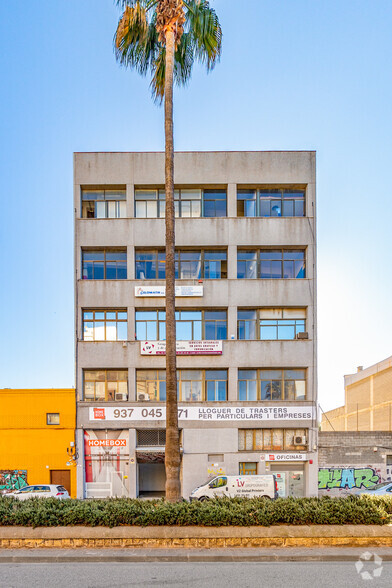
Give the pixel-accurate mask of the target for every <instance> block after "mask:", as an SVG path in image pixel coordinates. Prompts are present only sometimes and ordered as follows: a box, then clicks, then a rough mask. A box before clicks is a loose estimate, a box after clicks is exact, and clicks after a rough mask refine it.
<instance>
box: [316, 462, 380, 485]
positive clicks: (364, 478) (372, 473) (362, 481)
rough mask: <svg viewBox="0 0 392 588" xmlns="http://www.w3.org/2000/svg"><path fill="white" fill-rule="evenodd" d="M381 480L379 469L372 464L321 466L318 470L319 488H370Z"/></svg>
mask: <svg viewBox="0 0 392 588" xmlns="http://www.w3.org/2000/svg"><path fill="white" fill-rule="evenodd" d="M380 480H381V476H380V473H379V470H375V469H373V468H372V467H370V466H368V467H360V468H344V467H338V468H335V467H331V468H320V469H319V472H318V489H319V490H330V489H333V488H337V489H340V490H351V489H355V490H359V489H360V488H370V487H371V486H374V484H378V483H379V482H380Z"/></svg>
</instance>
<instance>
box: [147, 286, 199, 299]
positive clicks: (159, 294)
mask: <svg viewBox="0 0 392 588" xmlns="http://www.w3.org/2000/svg"><path fill="white" fill-rule="evenodd" d="M165 295H166V286H135V296H136V298H164V297H165ZM176 296H177V297H183V298H185V297H191V296H203V286H176Z"/></svg>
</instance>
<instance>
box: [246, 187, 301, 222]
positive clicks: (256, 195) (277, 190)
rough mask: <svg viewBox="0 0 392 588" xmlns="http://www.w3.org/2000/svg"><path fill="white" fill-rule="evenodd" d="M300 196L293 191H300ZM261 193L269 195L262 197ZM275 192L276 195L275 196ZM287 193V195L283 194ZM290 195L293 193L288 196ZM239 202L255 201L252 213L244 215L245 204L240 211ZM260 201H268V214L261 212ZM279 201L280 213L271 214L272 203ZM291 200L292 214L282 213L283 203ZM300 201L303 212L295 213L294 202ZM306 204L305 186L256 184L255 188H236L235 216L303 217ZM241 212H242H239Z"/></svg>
mask: <svg viewBox="0 0 392 588" xmlns="http://www.w3.org/2000/svg"><path fill="white" fill-rule="evenodd" d="M301 192H302V194H303V195H302V196H297V197H296V196H294V194H295V193H301ZM241 194H242V195H244V196H245V195H249V196H250V195H252V196H253V197H252V198H239V195H241ZM262 194H268V195H270V197H269V198H268V197H265V198H263V196H262ZM275 194H276V196H275ZM285 194H287V196H285ZM290 195H293V196H292V197H290ZM241 202H244V203H245V202H255V206H254V210H255V214H254V215H246V214H245V211H246V206H245V204H244V206H243V211H241V204H240V203H241ZM262 202H269V204H270V210H269V214H262ZM274 202H280V214H272V204H273V203H274ZM288 202H292V203H293V212H294V214H292V215H291V214H283V212H284V208H285V206H284V204H285V203H288ZM296 202H301V203H302V209H303V214H295V209H296V206H295V203H296ZM306 204H307V186H300V187H297V186H258V187H256V188H253V187H251V188H237V217H238V218H305V217H306ZM241 212H243V214H241Z"/></svg>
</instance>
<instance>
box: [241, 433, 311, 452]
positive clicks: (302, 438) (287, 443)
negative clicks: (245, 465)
mask: <svg viewBox="0 0 392 588" xmlns="http://www.w3.org/2000/svg"><path fill="white" fill-rule="evenodd" d="M307 444H308V441H307V430H306V429H238V451H282V450H293V451H298V450H301V449H306V447H307Z"/></svg>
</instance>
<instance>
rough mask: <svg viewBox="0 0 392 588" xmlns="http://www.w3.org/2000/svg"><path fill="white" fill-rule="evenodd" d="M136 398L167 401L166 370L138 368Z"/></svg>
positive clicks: (142, 400)
mask: <svg viewBox="0 0 392 588" xmlns="http://www.w3.org/2000/svg"><path fill="white" fill-rule="evenodd" d="M136 398H137V400H138V401H139V402H146V401H152V402H165V401H166V372H165V370H136Z"/></svg>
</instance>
